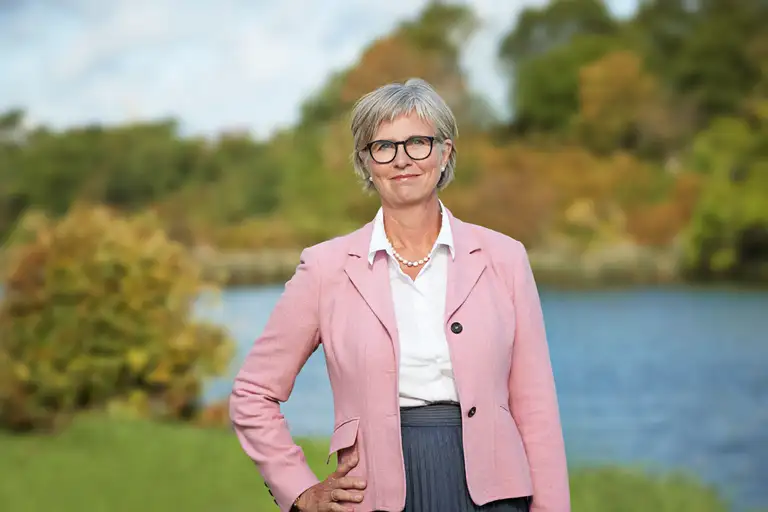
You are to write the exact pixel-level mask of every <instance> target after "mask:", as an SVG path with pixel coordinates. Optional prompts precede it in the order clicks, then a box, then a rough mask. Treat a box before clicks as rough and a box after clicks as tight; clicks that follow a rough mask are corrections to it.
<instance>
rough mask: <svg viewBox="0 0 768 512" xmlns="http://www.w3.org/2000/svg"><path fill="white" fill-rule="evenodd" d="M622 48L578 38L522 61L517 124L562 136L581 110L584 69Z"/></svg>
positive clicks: (516, 93)
mask: <svg viewBox="0 0 768 512" xmlns="http://www.w3.org/2000/svg"><path fill="white" fill-rule="evenodd" d="M621 47H622V43H621V42H619V41H617V40H616V39H614V38H611V37H605V36H592V35H585V36H578V37H575V38H573V40H572V41H571V43H570V44H568V45H565V46H557V47H555V48H553V49H552V50H550V51H549V52H547V53H544V54H542V55H539V56H537V57H535V58H532V59H529V60H526V61H524V62H522V63H521V64H520V65H519V66H518V70H517V73H516V82H515V87H514V90H513V95H514V100H513V102H514V105H515V118H516V121H517V123H519V124H520V125H522V126H524V127H525V129H527V130H532V131H544V132H556V133H557V132H559V133H561V134H563V133H564V132H565V131H566V130H568V129H569V128H570V127H571V123H572V121H573V120H574V117H575V116H576V114H577V113H578V111H579V73H580V71H581V69H582V67H583V66H585V65H587V64H589V63H591V62H594V61H596V60H597V59H599V58H600V57H602V56H604V55H606V54H607V53H609V52H611V51H612V50H615V49H618V48H621Z"/></svg>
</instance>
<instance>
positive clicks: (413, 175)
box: [392, 174, 419, 180]
mask: <svg viewBox="0 0 768 512" xmlns="http://www.w3.org/2000/svg"><path fill="white" fill-rule="evenodd" d="M417 176H419V174H398V175H397V176H394V177H393V178H392V179H393V180H404V179H406V178H416V177H417Z"/></svg>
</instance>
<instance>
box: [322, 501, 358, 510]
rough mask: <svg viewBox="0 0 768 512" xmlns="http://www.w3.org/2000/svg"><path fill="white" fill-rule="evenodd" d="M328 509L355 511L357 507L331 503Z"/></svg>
mask: <svg viewBox="0 0 768 512" xmlns="http://www.w3.org/2000/svg"><path fill="white" fill-rule="evenodd" d="M326 510H328V512H354V510H355V509H353V508H352V507H347V506H345V505H342V504H341V503H330V504H329V505H328V508H327V509H326Z"/></svg>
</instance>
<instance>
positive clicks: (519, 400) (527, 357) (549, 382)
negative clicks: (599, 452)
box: [509, 242, 570, 512]
mask: <svg viewBox="0 0 768 512" xmlns="http://www.w3.org/2000/svg"><path fill="white" fill-rule="evenodd" d="M516 244H517V250H515V251H513V254H514V255H515V264H514V268H513V273H512V275H513V279H512V281H513V282H512V290H511V291H512V300H513V303H514V310H515V317H516V321H515V325H516V327H515V339H514V344H513V349H512V350H513V352H512V369H511V372H510V378H509V406H510V410H511V411H512V414H513V416H514V418H515V422H516V423H517V425H518V428H519V430H520V434H521V437H522V439H523V445H524V447H525V451H526V455H527V457H528V463H529V465H530V469H531V478H532V480H533V503H532V505H531V511H532V512H568V511H570V490H569V483H568V469H567V464H566V455H565V443H564V441H563V433H562V427H561V424H560V414H559V410H558V400H557V392H556V390H555V380H554V376H553V373H552V366H551V362H550V356H549V348H548V345H547V336H546V332H545V326H544V316H543V314H542V309H541V302H540V299H539V293H538V290H537V287H536V282H535V280H534V276H533V271H532V270H531V265H530V262H529V259H528V254H527V252H526V250H525V247H524V246H523V245H522V244H521V243H519V242H516Z"/></svg>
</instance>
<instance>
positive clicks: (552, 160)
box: [0, 0, 768, 512]
mask: <svg viewBox="0 0 768 512" xmlns="http://www.w3.org/2000/svg"><path fill="white" fill-rule="evenodd" d="M766 26H768V2H766V1H763V0H646V1H642V0H613V1H607V2H602V1H600V0H553V1H550V2H547V1H544V0H538V1H537V0H530V1H524V0H519V1H511V0H506V1H501V0H499V1H490V0H488V1H486V0H474V1H469V0H468V1H463V2H459V1H455V2H442V1H411V2H390V3H387V4H385V5H384V4H380V3H378V4H374V3H370V2H363V1H362V0H340V1H337V2H331V3H326V2H310V1H299V0H295V1H285V2H280V3H278V2H269V3H268V2H258V1H257V2H246V1H245V0H242V1H240V0H222V1H220V2H213V1H206V0H199V1H195V2H181V1H179V0H156V1H153V2H150V1H143V0H142V1H135V0H134V1H131V2H129V1H114V2H96V1H95V0H60V1H54V0H28V1H23V0H5V1H0V240H2V250H0V275H1V277H2V281H0V510H2V511H9V512H17V511H18V512H27V511H29V512H38V511H46V512H49V511H54V512H56V511H62V512H68V511H83V512H86V511H87V512H90V511H102V510H110V511H112V512H114V511H139V510H140V511H170V510H184V511H186V512H191V511H206V512H207V511H217V512H218V511H232V512H236V511H245V510H250V511H252V510H258V511H261V510H274V506H273V504H272V500H271V497H270V496H269V495H268V494H267V491H266V488H265V487H264V486H263V485H262V484H261V481H260V478H259V476H258V473H257V472H256V469H255V468H254V467H253V465H252V463H251V462H250V461H249V460H247V458H246V457H245V455H244V454H243V453H242V451H241V449H240V447H239V445H238V443H237V440H236V439H235V437H234V435H233V434H232V433H231V431H230V429H229V424H228V416H227V408H226V398H227V395H228V393H229V390H230V387H231V382H232V377H233V375H234V372H236V371H237V369H238V368H239V365H240V363H241V362H242V359H243V357H244V354H245V353H246V351H247V350H248V348H249V346H250V345H251V344H252V343H253V341H254V339H255V338H256V337H257V336H258V335H259V334H260V332H261V330H262V329H263V327H264V324H265V322H266V319H267V318H268V316H269V314H270V312H271V310H272V308H273V307H274V304H275V302H276V301H277V299H278V297H279V295H280V293H281V291H282V288H283V283H284V282H285V280H286V279H287V278H289V277H290V275H291V274H292V273H293V270H294V269H295V267H296V264H297V263H298V253H299V251H300V250H301V249H302V248H303V247H306V246H308V245H311V244H314V243H317V242H320V241H322V240H325V239H327V238H330V237H333V236H336V235H339V234H344V233H347V232H349V231H351V230H353V229H356V228H357V227H359V226H361V225H362V224H364V223H365V222H368V221H369V220H370V219H371V218H372V217H373V216H374V214H375V212H376V209H377V207H378V206H377V200H376V198H375V197H372V196H367V195H366V194H364V193H362V192H361V187H360V184H359V183H358V182H357V181H356V179H355V176H354V173H353V172H352V168H351V164H350V159H349V155H350V152H351V149H352V146H351V137H350V133H349V130H348V121H349V116H348V114H349V111H350V108H351V106H352V104H353V103H354V101H355V100H356V99H357V98H359V97H360V96H361V95H362V94H364V93H366V92H368V91H370V90H372V89H373V88H375V87H377V86H379V85H382V84H385V83H389V82H393V81H402V80H405V79H407V78H410V77H414V76H418V77H421V78H424V79H426V80H428V81H430V82H431V83H432V84H433V85H434V86H435V87H436V88H437V89H438V91H439V92H440V93H441V94H442V95H443V96H444V97H445V98H446V100H447V101H448V102H449V103H450V105H451V106H452V108H453V109H454V111H455V113H456V115H457V118H458V121H459V131H460V136H459V138H458V140H457V145H458V151H459V159H458V168H457V178H456V181H455V182H454V183H453V184H452V185H451V186H450V187H448V189H447V190H445V191H444V193H443V194H442V196H441V197H442V200H443V201H444V202H445V204H446V205H447V206H448V207H449V208H450V209H451V210H452V211H453V213H454V214H456V215H457V216H458V217H460V218H463V219H464V220H466V221H470V222H475V223H479V224H483V225H485V226H488V227H490V228H493V229H496V230H499V231H501V232H504V233H506V234H508V235H510V236H512V237H514V238H517V239H519V240H521V241H522V242H523V243H524V244H525V245H526V247H527V248H528V250H529V252H530V257H531V261H532V265H533V266H534V270H535V273H536V276H537V280H538V283H539V287H540V292H541V297H542V303H543V307H544V313H545V318H546V321H547V328H548V333H549V338H550V345H551V355H552V362H553V366H554V371H555V377H556V380H557V385H558V390H559V394H560V405H561V414H562V420H563V428H564V432H565V437H566V444H567V448H568V452H569V461H570V464H571V480H572V481H571V486H572V493H573V509H574V511H576V512H580V511H590V512H607V511H616V512H623V511H627V512H634V511H637V512H640V511H648V510H655V511H662V512H664V511H669V512H671V511H675V512H681V511H696V512H708V511H724V510H734V511H748V510H752V511H753V510H759V509H764V510H765V509H768V485H767V484H768V428H767V427H766V426H767V425H768V370H766V363H768V334H767V333H768V31H766V30H765V27H766ZM761 27H762V28H761ZM283 411H284V412H285V415H286V417H287V419H288V422H289V425H290V428H291V431H292V433H293V434H294V436H296V439H297V440H299V442H300V444H301V445H302V447H303V448H304V449H305V452H306V453H307V457H308V459H309V461H310V464H311V465H312V467H313V469H315V471H316V472H317V473H318V476H321V477H322V476H324V475H325V474H327V472H329V471H330V470H331V469H332V468H333V463H331V465H326V464H325V459H326V456H327V453H328V445H327V438H328V435H329V434H330V432H331V429H332V426H333V408H332V403H331V394H330V388H329V385H328V378H327V374H326V371H325V367H324V361H323V354H322V350H319V351H317V352H316V353H315V354H314V355H313V356H312V357H311V358H310V360H309V361H308V363H307V365H306V366H305V368H304V369H303V371H302V372H301V374H300V375H299V377H298V379H297V382H296V385H295V388H294V392H293V395H292V397H291V399H290V400H289V401H288V402H287V403H286V404H285V405H284V406H283Z"/></svg>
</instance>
